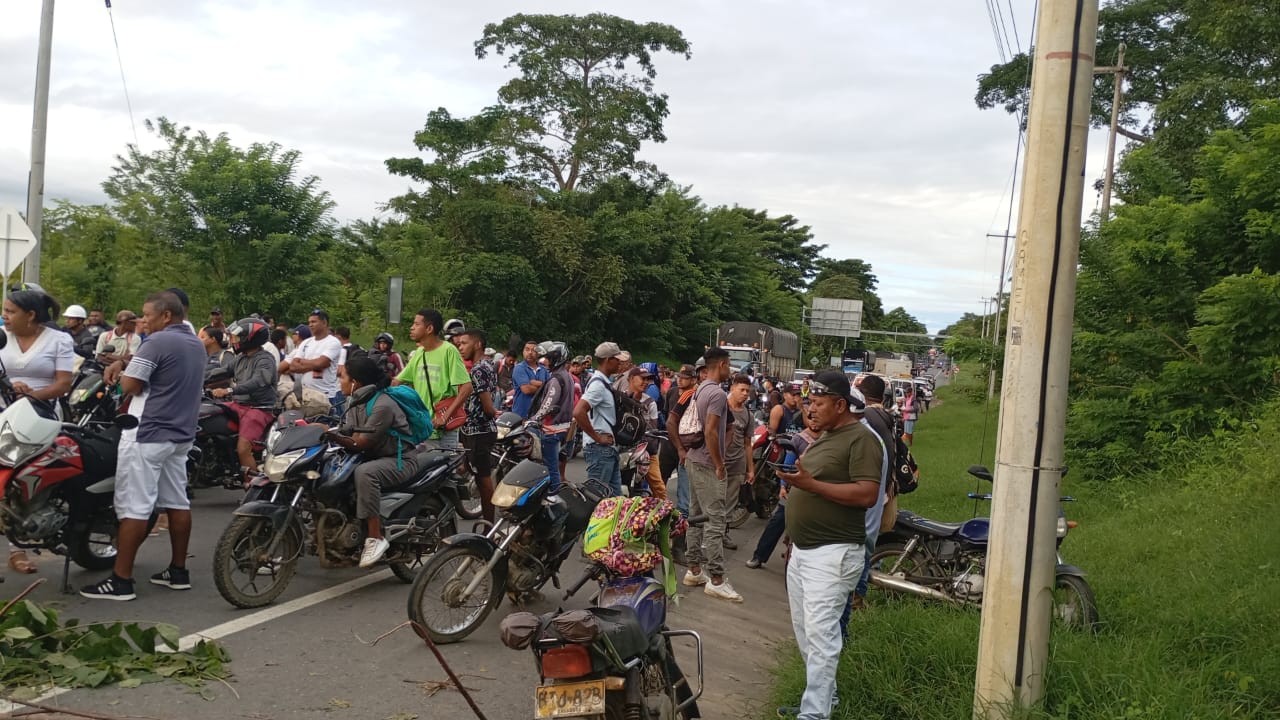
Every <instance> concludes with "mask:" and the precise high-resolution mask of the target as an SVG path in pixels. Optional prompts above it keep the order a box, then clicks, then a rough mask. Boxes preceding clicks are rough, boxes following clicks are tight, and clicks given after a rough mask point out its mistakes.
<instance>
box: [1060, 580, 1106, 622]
mask: <svg viewBox="0 0 1280 720" xmlns="http://www.w3.org/2000/svg"><path fill="white" fill-rule="evenodd" d="M1053 621H1054V622H1055V623H1061V624H1062V625H1064V626H1065V627H1068V628H1071V629H1072V630H1084V631H1086V632H1093V631H1094V630H1097V629H1098V623H1099V616H1098V602H1097V600H1095V599H1094V596H1093V588H1091V587H1089V583H1088V582H1086V581H1085V579H1084V578H1082V577H1080V576H1078V575H1059V576H1058V577H1057V578H1056V581H1055V582H1054V589H1053Z"/></svg>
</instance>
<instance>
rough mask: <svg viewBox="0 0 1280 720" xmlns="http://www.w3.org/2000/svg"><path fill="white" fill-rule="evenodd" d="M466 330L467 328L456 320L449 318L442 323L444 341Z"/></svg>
mask: <svg viewBox="0 0 1280 720" xmlns="http://www.w3.org/2000/svg"><path fill="white" fill-rule="evenodd" d="M466 329H467V326H466V325H465V324H464V323H463V322H462V321H461V320H459V319H458V318H449V319H448V320H445V321H444V333H443V335H444V339H445V340H448V339H449V338H451V337H453V336H454V335H457V334H458V333H460V332H462V331H463V330H466Z"/></svg>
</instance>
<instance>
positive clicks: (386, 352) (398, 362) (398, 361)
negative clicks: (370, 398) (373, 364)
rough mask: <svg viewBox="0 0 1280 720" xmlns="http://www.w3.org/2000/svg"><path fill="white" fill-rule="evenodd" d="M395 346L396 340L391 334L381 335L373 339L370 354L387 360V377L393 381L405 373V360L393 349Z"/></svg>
mask: <svg viewBox="0 0 1280 720" xmlns="http://www.w3.org/2000/svg"><path fill="white" fill-rule="evenodd" d="M395 344H396V339H395V338H394V337H392V336H391V333H385V332H384V333H379V334H378V337H376V338H374V339H373V350H372V351H370V353H369V354H370V355H374V354H377V355H378V356H380V357H381V358H384V359H385V360H386V363H385V365H386V368H387V375H388V376H389V379H391V380H395V379H396V377H397V376H398V375H399V374H400V373H401V372H403V371H404V359H403V358H401V357H400V353H398V352H396V351H395V350H394V349H392V348H393V347H394V346H395Z"/></svg>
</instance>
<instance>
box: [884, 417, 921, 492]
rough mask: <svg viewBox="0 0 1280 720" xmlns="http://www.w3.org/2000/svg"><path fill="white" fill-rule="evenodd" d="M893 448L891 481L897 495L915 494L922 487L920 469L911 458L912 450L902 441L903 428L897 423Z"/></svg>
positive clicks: (894, 428)
mask: <svg viewBox="0 0 1280 720" xmlns="http://www.w3.org/2000/svg"><path fill="white" fill-rule="evenodd" d="M893 446H894V451H893V452H894V458H895V462H894V464H893V467H892V468H890V470H891V472H890V474H889V479H890V480H892V481H893V485H894V487H895V488H896V490H897V493H896V494H898V495H906V494H907V493H913V492H915V491H916V488H918V487H920V467H919V466H918V465H916V459H915V458H914V457H912V456H911V448H910V447H909V446H908V445H907V442H906V441H905V440H903V439H902V426H901V424H900V423H897V422H895V423H894V425H893Z"/></svg>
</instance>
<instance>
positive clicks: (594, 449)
mask: <svg viewBox="0 0 1280 720" xmlns="http://www.w3.org/2000/svg"><path fill="white" fill-rule="evenodd" d="M582 454H583V456H585V457H586V458H587V479H588V480H594V481H596V483H598V484H600V485H601V486H603V487H606V488H608V489H609V493H610V495H613V496H615V497H616V496H618V495H621V494H622V467H621V466H620V465H619V464H618V448H616V447H614V446H612V445H601V444H600V443H591V444H589V445H587V446H586V447H584V448H583V449H582ZM559 471H560V469H559V468H556V472H557V473H559Z"/></svg>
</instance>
